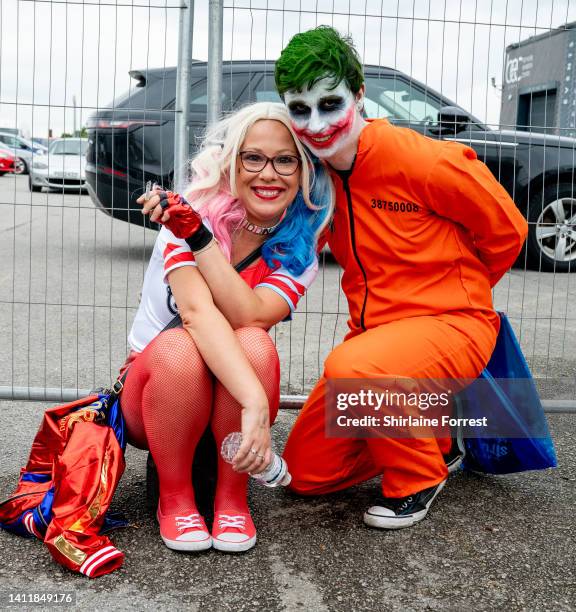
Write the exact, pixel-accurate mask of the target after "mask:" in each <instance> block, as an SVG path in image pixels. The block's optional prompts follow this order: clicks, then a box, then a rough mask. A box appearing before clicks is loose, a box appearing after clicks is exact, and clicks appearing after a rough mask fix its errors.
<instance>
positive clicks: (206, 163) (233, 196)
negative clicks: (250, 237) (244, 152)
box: [185, 102, 334, 256]
mask: <svg viewBox="0 0 576 612" xmlns="http://www.w3.org/2000/svg"><path fill="white" fill-rule="evenodd" d="M264 119H269V120H273V121H279V122H280V123H282V125H284V126H286V128H287V129H288V131H289V132H290V134H291V136H292V139H293V140H294V144H295V146H296V149H297V151H298V155H299V157H300V159H301V172H300V189H301V193H302V197H303V200H304V203H305V204H306V207H307V208H309V209H310V210H311V211H318V210H322V211H323V212H324V213H325V214H323V215H322V217H323V222H322V223H321V224H320V226H317V227H315V238H317V237H318V236H319V234H320V232H321V231H322V229H324V227H325V226H326V224H327V223H328V221H329V220H330V218H331V215H332V211H333V207H334V198H333V195H332V188H331V185H330V187H329V190H330V194H329V197H328V198H326V197H324V198H323V199H324V200H326V199H328V202H326V201H325V202H322V203H321V204H320V205H317V204H316V203H314V202H313V201H312V198H311V193H312V190H313V185H314V180H315V171H314V164H313V163H312V159H311V158H310V155H309V154H308V152H307V151H306V149H305V148H304V146H303V145H302V144H301V143H300V141H299V140H298V137H297V136H296V134H295V132H294V130H293V129H292V126H291V125H290V121H289V116H288V111H287V110H286V107H285V106H284V105H283V104H281V103H278V102H257V103H255V104H250V105H248V106H245V107H244V108H241V109H240V110H238V111H236V112H234V113H233V114H231V115H228V116H227V117H225V118H224V119H222V120H221V121H219V122H218V123H216V124H215V125H213V126H211V127H210V128H208V129H207V131H206V135H205V138H204V140H203V143H202V145H201V147H200V150H199V151H198V153H197V154H196V155H195V157H194V158H193V159H192V161H191V164H190V165H191V169H192V177H193V178H192V182H191V184H190V185H189V186H188V188H187V189H186V190H185V196H186V198H187V199H188V201H189V202H190V203H191V204H192V205H193V206H194V208H196V209H197V210H198V211H199V212H200V214H201V215H202V216H203V217H207V218H208V219H209V221H210V223H211V224H212V228H213V230H214V233H215V234H216V237H217V238H218V240H220V242H221V243H222V246H223V247H224V251H225V252H227V255H228V256H229V255H230V248H231V245H230V235H231V234H232V232H233V231H234V230H235V229H236V228H237V227H238V225H239V224H240V223H241V222H242V221H243V219H244V217H245V215H246V213H245V210H244V207H243V206H242V204H241V203H240V202H239V201H238V191H237V188H236V176H237V168H238V163H239V159H238V153H239V151H240V147H241V146H242V143H243V142H244V139H245V138H246V133H247V132H248V130H249V129H250V128H251V127H252V126H253V125H254V124H255V123H256V122H257V121H261V120H264ZM328 182H329V181H328ZM324 191H325V190H324Z"/></svg>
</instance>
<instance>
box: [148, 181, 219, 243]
mask: <svg viewBox="0 0 576 612" xmlns="http://www.w3.org/2000/svg"><path fill="white" fill-rule="evenodd" d="M158 195H159V196H160V206H161V207H162V209H163V210H167V211H168V214H169V215H170V219H169V220H168V221H166V223H164V224H163V225H165V226H166V227H167V228H168V229H169V230H170V231H171V232H172V233H173V234H174V236H176V238H183V239H184V240H186V242H187V243H188V246H189V247H190V248H191V249H192V250H193V251H199V250H200V249H201V248H203V247H205V246H206V245H207V244H208V243H209V242H210V241H211V240H212V238H214V235H213V234H212V232H211V231H210V230H209V229H208V228H207V227H206V226H205V225H204V224H203V223H202V217H201V216H200V215H199V214H198V213H197V212H196V211H195V210H194V209H193V208H192V206H190V204H188V202H187V201H186V199H185V198H183V197H182V196H181V195H180V194H178V193H173V192H172V191H162V192H160V193H159V194H158Z"/></svg>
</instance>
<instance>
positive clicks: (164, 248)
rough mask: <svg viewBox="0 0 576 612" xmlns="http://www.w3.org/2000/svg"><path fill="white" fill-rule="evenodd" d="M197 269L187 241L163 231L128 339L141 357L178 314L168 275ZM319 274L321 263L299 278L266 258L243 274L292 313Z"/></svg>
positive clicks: (309, 267) (163, 228)
mask: <svg viewBox="0 0 576 612" xmlns="http://www.w3.org/2000/svg"><path fill="white" fill-rule="evenodd" d="M195 265H196V262H195V261H194V254H193V253H192V251H191V249H190V247H189V246H188V245H187V244H186V241H185V240H182V239H181V238H176V236H174V234H173V233H172V232H171V231H170V230H169V229H167V228H166V227H162V228H161V229H160V231H159V232H158V238H156V243H155V244H154V250H153V251H152V256H151V257H150V262H149V264H148V269H147V270H146V275H145V276H144V284H143V286H142V298H141V300H140V306H139V307H138V311H137V312H136V317H135V318H134V323H132V329H131V330H130V335H129V336H128V342H129V343H130V346H131V347H132V350H134V351H136V352H138V353H141V352H142V351H143V350H144V348H145V347H146V345H147V344H148V343H149V342H150V341H151V340H152V339H153V338H155V337H156V335H158V334H159V333H160V332H161V331H162V330H163V329H164V328H165V327H166V325H168V323H170V321H171V320H172V319H173V318H174V317H175V316H176V315H177V314H178V307H177V306H176V302H175V301H174V297H173V295H172V291H171V289H170V285H169V284H168V280H167V276H168V274H169V273H170V272H172V271H173V270H176V269H177V268H181V267H182V266H195ZM317 274H318V261H317V259H314V261H313V263H312V264H310V265H309V266H308V267H307V268H306V270H304V272H303V273H302V274H301V275H300V276H295V275H294V274H292V273H290V272H289V271H288V270H286V268H284V267H281V266H280V267H278V268H276V269H272V268H270V267H268V265H267V264H266V262H265V261H264V260H263V259H262V258H260V259H258V260H256V262H255V263H253V264H251V265H250V266H249V267H248V268H246V269H244V270H243V271H242V272H240V276H241V277H242V278H243V279H244V281H245V282H246V284H247V285H248V286H249V287H252V288H254V289H256V288H258V287H266V288H268V289H271V290H272V291H275V292H276V293H277V294H278V295H280V296H281V297H283V298H284V299H285V300H286V302H287V303H288V306H289V307H290V312H293V311H294V310H295V309H296V306H297V305H298V300H299V299H300V298H301V297H302V296H303V295H304V293H306V290H307V289H308V287H310V285H311V284H312V281H313V280H314V279H315V278H316V275H317Z"/></svg>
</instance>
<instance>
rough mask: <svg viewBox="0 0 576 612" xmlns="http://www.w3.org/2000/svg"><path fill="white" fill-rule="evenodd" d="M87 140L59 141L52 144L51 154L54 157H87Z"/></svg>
mask: <svg viewBox="0 0 576 612" xmlns="http://www.w3.org/2000/svg"><path fill="white" fill-rule="evenodd" d="M87 147H88V141H87V140H57V141H56V142H54V143H52V146H51V147H50V153H52V154H53V155H85V154H86V149H87Z"/></svg>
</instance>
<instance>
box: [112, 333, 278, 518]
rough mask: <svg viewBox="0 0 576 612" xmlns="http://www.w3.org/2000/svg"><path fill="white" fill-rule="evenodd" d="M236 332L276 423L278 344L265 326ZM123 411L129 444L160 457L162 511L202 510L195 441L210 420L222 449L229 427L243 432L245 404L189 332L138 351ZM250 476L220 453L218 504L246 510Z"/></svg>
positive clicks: (156, 458) (156, 459)
mask: <svg viewBox="0 0 576 612" xmlns="http://www.w3.org/2000/svg"><path fill="white" fill-rule="evenodd" d="M235 333H236V335H237V337H238V339H239V340H240V343H241V345H242V347H243V349H244V352H245V353H246V356H247V358H248V360H249V361H250V363H251V364H252V367H253V368H254V370H255V372H256V374H257V376H258V378H259V379H260V381H261V382H262V384H263V386H264V389H265V391H266V394H267V396H268V401H269V404H270V422H271V423H272V422H273V420H274V418H275V417H276V412H277V410H278V402H279V380H280V376H279V370H280V368H279V362H278V354H277V352H276V348H275V347H274V344H273V342H272V340H271V338H270V336H269V335H268V334H267V333H266V332H265V331H264V330H262V329H258V328H243V329H239V330H236V332H235ZM122 412H123V414H124V417H125V419H126V426H127V429H128V436H129V439H130V442H131V443H132V444H133V445H134V446H137V447H139V448H143V449H145V448H149V449H150V452H151V453H152V457H153V458H154V462H155V464H156V468H157V470H158V479H159V483H160V508H161V511H162V512H163V513H164V514H175V513H184V512H187V513H192V512H194V511H196V503H195V499H194V490H193V487H192V478H191V474H192V462H193V459H194V452H195V450H196V445H197V444H198V441H199V439H200V437H201V436H202V434H203V432H204V430H205V429H206V427H207V425H208V422H209V421H210V424H211V427H212V431H213V433H214V437H215V438H216V444H217V448H218V449H219V448H220V445H221V443H222V440H223V439H224V438H225V437H226V435H227V434H228V433H230V432H232V431H239V430H240V406H239V404H238V403H237V402H236V401H235V400H234V399H233V398H232V397H231V396H230V394H229V393H228V392H227V391H226V389H225V388H224V387H223V386H222V385H221V384H220V383H218V381H216V382H215V384H214V378H213V376H212V374H211V372H210V370H209V369H208V368H207V366H206V364H205V363H204V360H203V359H202V356H201V355H200V353H199V352H198V349H197V348H196V345H195V344H194V341H193V340H192V338H191V337H190V334H189V333H188V332H187V331H185V330H183V329H171V330H168V331H165V332H162V333H161V334H159V335H158V336H156V338H155V339H154V340H153V341H152V342H150V344H149V345H148V346H147V347H146V348H145V349H144V351H143V352H142V353H141V354H140V355H138V357H137V358H136V359H135V360H134V362H133V363H132V364H131V366H130V372H129V374H128V377H127V379H126V384H125V386H124V390H123V391H122ZM247 478H248V476H247V475H244V474H237V473H236V472H234V471H233V470H232V469H231V466H230V465H228V464H227V463H225V462H224V461H222V460H221V459H220V458H219V460H218V484H217V489H216V502H215V507H216V508H217V509H218V510H222V509H226V510H228V509H235V510H237V511H243V512H247V511H248V509H247V501H246V484H247Z"/></svg>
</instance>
